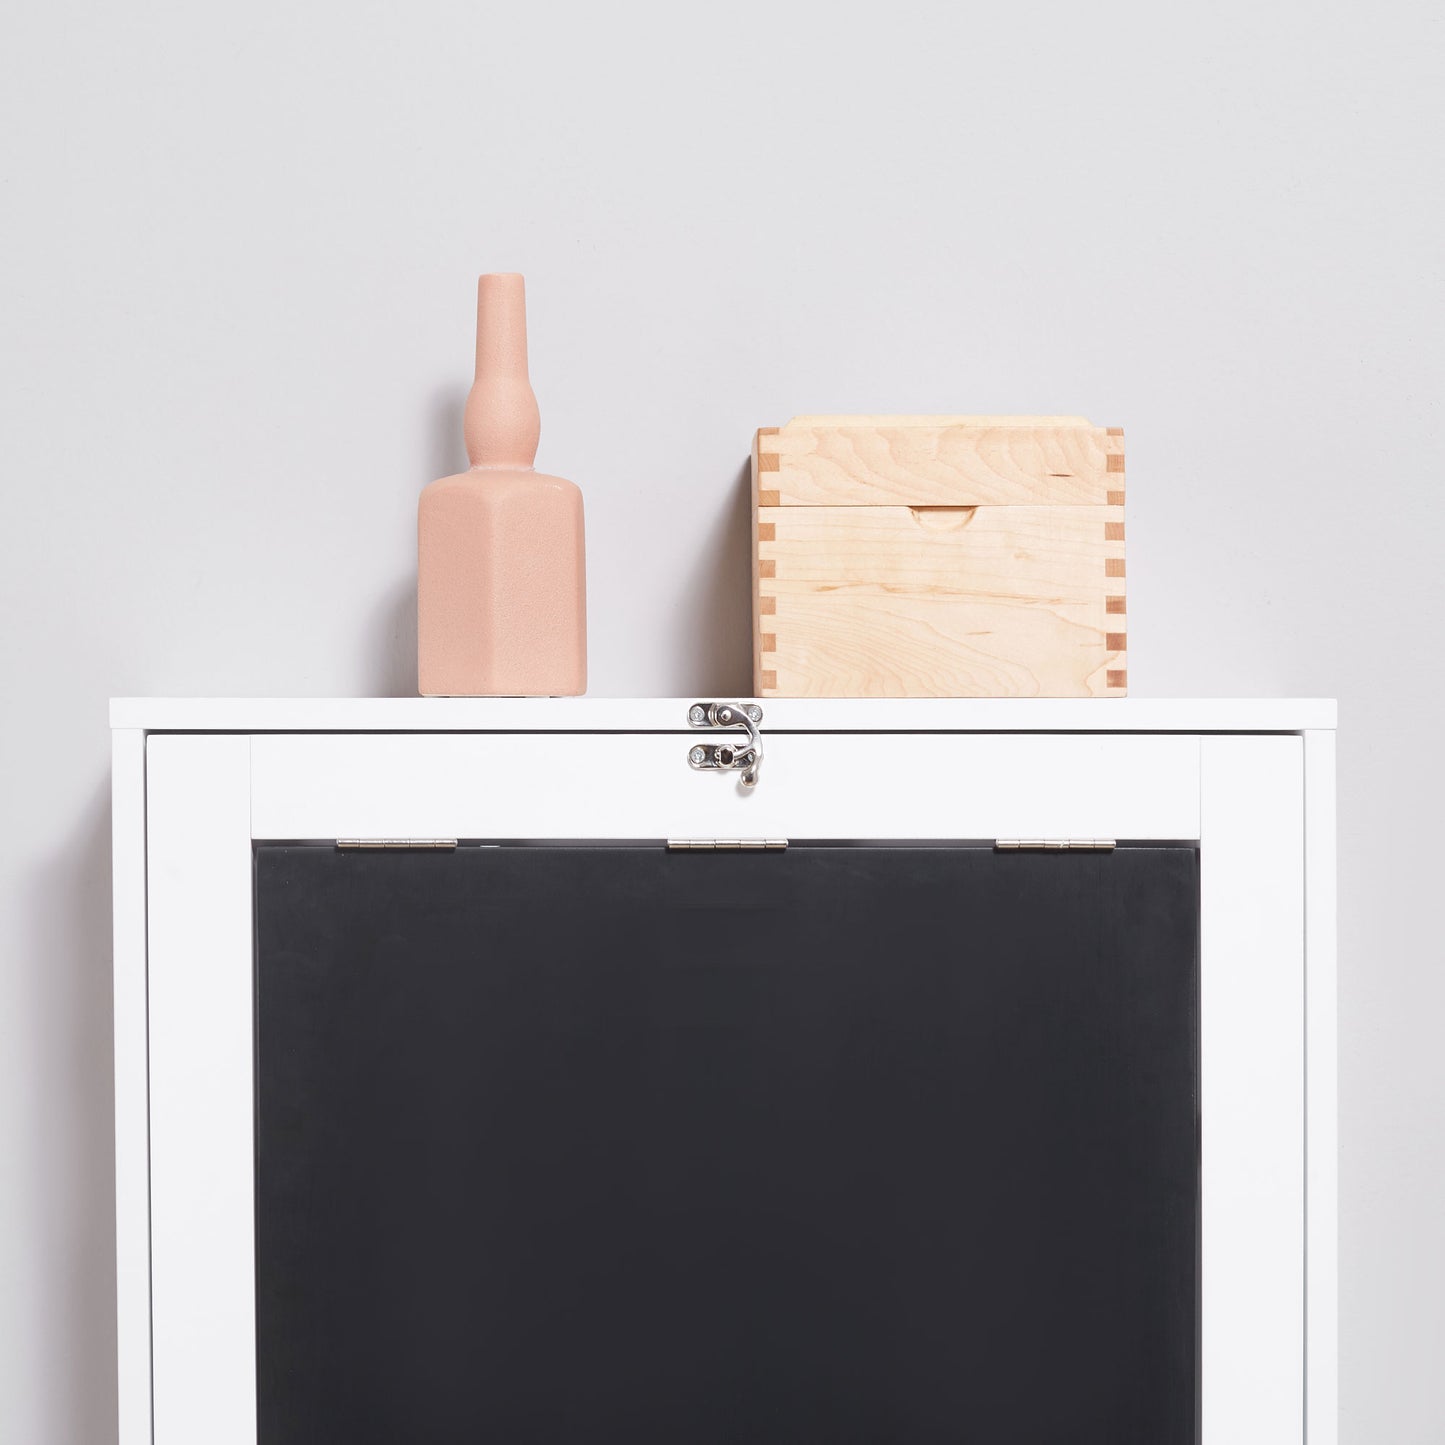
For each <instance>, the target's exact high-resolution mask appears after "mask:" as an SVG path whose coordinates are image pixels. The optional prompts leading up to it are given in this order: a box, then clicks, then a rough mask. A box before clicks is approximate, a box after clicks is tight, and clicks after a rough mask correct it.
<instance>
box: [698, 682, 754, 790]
mask: <svg viewBox="0 0 1445 1445" xmlns="http://www.w3.org/2000/svg"><path fill="white" fill-rule="evenodd" d="M762 720H763V710H762V708H760V707H759V706H758V705H757V703H755V702H746V703H744V702H695V703H693V705H692V706H691V707H690V708H688V710H687V725H688V726H689V727H694V728H742V729H743V731H744V732H745V733H746V734H747V741H746V742H743V741H741V740H739V741H738V742H725V743H694V744H693V746H692V747H691V748H690V749H689V750H688V754H687V760H688V762H689V763H690V764H691V765H692V767H694V768H695V769H696V770H697V771H698V772H700V773H716V772H724V773H728V772H733V773H741V774H742V777H741V778H740V779H739V781H740V782H741V783H742V785H743V787H745V788H755V787H757V785H758V769H759V768H761V767H762V765H763V737H762V734H761V733H760V732H759V731H758V724H759V723H760V722H762Z"/></svg>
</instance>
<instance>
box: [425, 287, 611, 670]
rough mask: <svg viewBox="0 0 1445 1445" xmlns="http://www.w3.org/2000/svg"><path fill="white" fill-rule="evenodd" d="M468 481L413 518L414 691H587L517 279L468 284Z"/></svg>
mask: <svg viewBox="0 0 1445 1445" xmlns="http://www.w3.org/2000/svg"><path fill="white" fill-rule="evenodd" d="M464 431H465V435H466V443H467V457H468V459H469V460H470V462H471V470H470V471H466V472H462V473H460V474H458V475H457V476H454V477H443V478H442V479H441V480H440V481H438V482H433V483H432V484H431V485H430V486H429V487H427V488H426V489H425V490H424V491H423V492H422V494H421V503H420V505H419V507H418V509H417V598H416V601H417V681H418V686H419V689H420V691H421V693H422V695H423V696H425V697H562V696H573V695H575V694H577V693H582V692H586V690H587V589H586V571H585V562H584V552H583V535H582V493H581V492H580V491H579V490H578V489H577V487H576V486H575V485H574V484H573V483H572V482H568V481H564V480H563V479H562V478H561V477H549V476H546V475H545V474H543V473H541V472H538V471H535V470H534V469H533V466H532V464H533V462H534V461H535V460H536V456H537V437H538V434H539V433H540V431H541V420H540V418H539V416H538V412H537V398H536V397H535V396H534V395H533V394H532V385H531V382H530V381H529V380H528V378H527V302H526V294H525V291H524V289H523V282H522V278H521V277H520V276H512V275H501V276H483V277H482V278H481V280H480V281H478V283H477V373H476V380H475V381H474V382H473V383H472V389H471V393H470V394H469V395H468V397H467V410H466V418H465V422H464Z"/></svg>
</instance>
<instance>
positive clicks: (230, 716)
mask: <svg viewBox="0 0 1445 1445" xmlns="http://www.w3.org/2000/svg"><path fill="white" fill-rule="evenodd" d="M699 700H700V699H699V698H695V697H694V698H603V697H567V698H421V697H371V698H325V697H323V698H112V699H111V704H110V721H111V726H112V727H113V728H142V729H145V730H146V731H148V732H248V733H260V732H680V733H685V732H687V731H688V728H687V708H688V705H689V704H690V703H692V702H696V701H699ZM739 700H741V699H739ZM760 705H761V707H762V708H763V712H764V719H763V729H764V731H765V732H768V731H772V732H779V731H782V732H893V731H897V732H1198V733H1207V732H1224V733H1232V732H1240V733H1254V732H1257V733H1271V732H1281V733H1297V732H1304V731H1306V730H1317V731H1328V730H1330V729H1332V728H1334V727H1335V725H1336V717H1337V706H1336V703H1335V702H1334V700H1333V699H1330V698H1236V699H1188V698H765V699H763V700H762V701H761V703H760Z"/></svg>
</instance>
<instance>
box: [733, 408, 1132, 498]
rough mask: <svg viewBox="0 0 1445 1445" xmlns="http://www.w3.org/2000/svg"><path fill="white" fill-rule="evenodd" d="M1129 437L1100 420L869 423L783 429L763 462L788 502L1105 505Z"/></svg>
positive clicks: (762, 452)
mask: <svg viewBox="0 0 1445 1445" xmlns="http://www.w3.org/2000/svg"><path fill="white" fill-rule="evenodd" d="M1122 447H1123V439H1122V438H1121V437H1111V436H1109V435H1108V433H1107V432H1105V431H1104V429H1103V428H1101V427H1091V426H1087V425H1085V426H1076V425H1072V424H1069V425H1052V424H1047V423H1046V424H1043V425H1034V426H1029V425H1025V424H1023V422H1022V421H1008V422H1003V423H995V422H991V423H990V424H988V425H982V426H977V425H960V424H955V423H950V424H947V425H923V426H918V425H898V426H895V425H889V424H880V425H869V426H858V425H852V426H831V425H830V426H813V427H802V428H797V427H794V426H793V425H792V424H791V423H790V424H789V426H787V427H784V428H782V430H780V431H779V432H778V433H777V434H776V435H774V436H770V437H760V438H759V456H758V467H759V470H760V471H766V472H769V473H772V474H773V475H770V477H769V484H770V485H771V486H775V487H776V490H777V492H778V499H779V504H780V505H781V506H785V507H788V506H879V505H887V504H889V503H898V502H904V503H909V504H912V505H915V506H917V505H930V504H932V505H939V506H948V505H964V506H1039V505H1050V504H1067V505H1092V506H1103V505H1105V504H1106V502H1107V497H1108V492H1109V489H1110V487H1111V486H1114V485H1116V481H1117V477H1118V475H1119V473H1120V471H1121V470H1122V466H1123V460H1124V458H1123V454H1122Z"/></svg>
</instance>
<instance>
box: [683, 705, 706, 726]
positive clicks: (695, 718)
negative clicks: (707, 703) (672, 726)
mask: <svg viewBox="0 0 1445 1445" xmlns="http://www.w3.org/2000/svg"><path fill="white" fill-rule="evenodd" d="M687 720H688V722H690V723H705V722H706V721H707V709H706V708H705V707H703V705H702V704H701V703H694V704H693V705H692V706H691V707H690V708H688V710H687Z"/></svg>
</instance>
